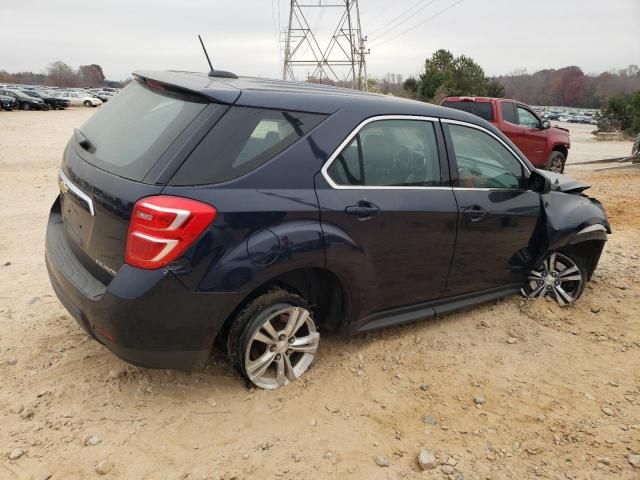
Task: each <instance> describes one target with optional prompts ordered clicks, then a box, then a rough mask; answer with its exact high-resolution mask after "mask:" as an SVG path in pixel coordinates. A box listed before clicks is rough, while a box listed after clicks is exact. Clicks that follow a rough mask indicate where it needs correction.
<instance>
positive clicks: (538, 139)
mask: <svg viewBox="0 0 640 480" xmlns="http://www.w3.org/2000/svg"><path fill="white" fill-rule="evenodd" d="M442 106H444V107H449V108H455V109H457V110H463V111H465V112H469V113H473V114H475V115H478V116H479V117H481V118H483V119H485V120H487V121H488V122H491V123H493V124H494V125H495V126H496V127H497V128H498V129H499V130H500V131H501V132H502V133H504V134H505V135H506V136H507V137H509V139H510V140H511V141H512V142H513V143H515V144H516V146H517V147H518V148H519V149H520V151H522V153H524V155H525V156H526V157H527V159H528V160H529V161H530V162H531V163H532V164H533V165H534V166H536V167H537V168H544V169H546V170H550V171H552V172H557V173H562V172H564V166H565V163H566V162H567V157H568V155H569V148H570V147H571V142H570V139H569V130H567V129H565V128H560V127H552V126H551V123H550V122H549V121H548V120H541V119H540V118H539V117H538V115H536V113H535V112H534V111H533V109H532V108H531V107H529V106H528V105H525V104H524V103H522V102H518V101H516V100H510V99H506V98H488V97H447V98H445V99H444V100H443V101H442Z"/></svg>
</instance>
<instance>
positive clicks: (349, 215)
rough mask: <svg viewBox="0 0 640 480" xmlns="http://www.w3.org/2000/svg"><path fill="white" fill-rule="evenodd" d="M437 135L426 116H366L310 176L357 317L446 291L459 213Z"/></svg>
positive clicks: (332, 257) (334, 266) (334, 264)
mask: <svg viewBox="0 0 640 480" xmlns="http://www.w3.org/2000/svg"><path fill="white" fill-rule="evenodd" d="M442 138H443V137H442V131H441V129H440V126H439V124H438V122H437V121H432V120H431V119H426V118H422V117H399V116H394V117H377V118H374V119H370V120H368V121H366V122H365V123H364V124H362V125H361V127H360V129H359V130H358V129H357V130H356V131H354V132H353V133H352V134H351V135H350V136H349V137H348V138H347V140H345V142H343V144H342V145H341V147H340V148H339V149H338V151H337V152H336V153H335V154H334V155H333V156H332V157H331V159H330V160H329V162H327V164H326V165H325V167H324V168H323V170H322V174H318V175H317V176H316V192H317V195H318V200H319V203H320V209H321V213H320V215H321V219H322V228H323V232H324V236H325V246H326V259H327V267H328V268H329V269H330V270H332V271H334V272H340V276H341V277H343V278H345V279H347V281H348V282H349V284H350V285H349V286H350V290H351V295H352V297H353V298H352V299H351V301H352V304H353V305H354V311H353V315H354V316H355V318H354V319H355V320H358V319H359V318H363V317H365V316H366V315H369V314H372V313H375V312H380V311H384V310H390V309H392V308H393V307H396V306H406V305H411V304H416V303H420V302H425V301H429V300H433V299H436V298H439V297H441V296H442V295H443V294H444V290H445V285H446V278H447V273H448V271H449V265H450V262H451V259H452V256H453V250H454V243H455V235H456V221H457V215H458V211H457V205H456V201H455V198H454V195H453V191H452V189H451V187H450V186H449V185H448V170H447V167H448V166H447V164H446V163H444V169H443V168H441V162H440V160H441V159H442V161H443V162H446V158H445V156H446V155H445V153H444V152H445V150H444V146H443V141H442ZM445 183H447V185H445Z"/></svg>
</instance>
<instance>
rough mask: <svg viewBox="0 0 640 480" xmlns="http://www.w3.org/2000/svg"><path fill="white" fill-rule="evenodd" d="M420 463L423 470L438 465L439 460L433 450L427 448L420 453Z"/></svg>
mask: <svg viewBox="0 0 640 480" xmlns="http://www.w3.org/2000/svg"><path fill="white" fill-rule="evenodd" d="M418 465H420V468H421V469H422V470H433V469H434V468H436V467H437V466H438V461H437V460H436V456H435V455H434V454H433V452H432V451H431V450H427V449H426V448H425V449H422V450H420V452H419V453H418Z"/></svg>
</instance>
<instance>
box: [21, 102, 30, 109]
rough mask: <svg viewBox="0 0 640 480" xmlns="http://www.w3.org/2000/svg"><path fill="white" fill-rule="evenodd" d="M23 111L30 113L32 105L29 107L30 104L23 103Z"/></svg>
mask: <svg viewBox="0 0 640 480" xmlns="http://www.w3.org/2000/svg"><path fill="white" fill-rule="evenodd" d="M22 109H23V110H26V111H29V110H31V105H29V104H28V103H23V104H22Z"/></svg>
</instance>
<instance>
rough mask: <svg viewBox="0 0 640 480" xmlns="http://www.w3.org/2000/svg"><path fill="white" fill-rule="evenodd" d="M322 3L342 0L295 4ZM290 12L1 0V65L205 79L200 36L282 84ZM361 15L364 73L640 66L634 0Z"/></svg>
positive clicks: (143, 0) (277, 7)
mask: <svg viewBox="0 0 640 480" xmlns="http://www.w3.org/2000/svg"><path fill="white" fill-rule="evenodd" d="M320 1H322V2H323V3H327V2H328V1H330V2H331V3H339V2H340V1H341V0H300V3H307V4H311V3H313V4H318V3H319V2H320ZM288 9H289V0H233V1H228V0H227V1H222V0H180V1H176V0H153V1H150V0H103V1H100V2H97V1H92V0H15V1H11V0H0V69H5V70H8V71H10V72H15V71H24V70H31V71H35V72H42V71H44V69H45V67H46V65H47V64H48V63H49V62H51V61H54V60H62V61H64V62H66V63H68V64H70V65H72V66H73V67H77V66H78V65H81V64H89V63H98V64H100V65H102V67H103V70H104V72H105V74H106V76H107V78H109V79H113V80H120V79H123V78H125V77H127V76H129V75H130V72H131V71H133V70H137V69H141V70H142V69H162V70H165V69H180V70H194V71H206V70H207V68H206V63H205V60H204V57H203V55H202V52H201V50H200V46H199V44H198V41H197V38H196V35H197V34H198V33H201V34H202V36H203V37H204V39H205V42H206V44H207V46H208V48H209V53H210V54H211V56H212V57H213V61H214V66H216V67H217V68H221V69H227V70H232V71H234V72H236V73H239V74H243V75H256V76H258V75H260V76H265V77H274V78H278V77H280V75H281V72H282V65H281V55H282V54H281V52H279V49H278V41H277V37H278V36H279V35H278V34H277V33H276V32H277V31H278V29H280V30H284V29H285V28H286V22H287V20H288ZM445 9H447V10H446V11H445ZM360 10H361V19H362V28H363V33H364V34H365V35H368V37H369V41H368V46H369V47H371V54H370V55H368V57H367V62H368V69H369V73H370V76H381V75H384V74H385V73H386V72H394V73H401V74H403V75H405V76H407V75H410V74H414V73H416V72H418V71H419V70H420V69H421V67H422V65H423V62H424V59H425V58H426V57H428V56H430V55H431V54H432V53H433V52H434V51H435V50H436V49H438V48H446V49H449V50H451V51H452V52H453V53H454V54H462V53H464V54H465V55H468V56H471V57H473V58H474V59H475V60H476V61H477V62H479V63H480V64H481V65H482V66H483V67H484V69H485V72H486V73H487V74H489V75H498V74H504V73H508V72H512V71H513V70H515V69H520V68H526V69H527V70H528V71H530V72H533V71H536V70H539V69H542V68H559V67H564V66H567V65H578V66H580V67H582V69H583V70H584V71H585V72H586V73H599V72H602V71H605V70H609V69H612V68H624V67H627V66H628V65H629V64H632V63H635V64H640V24H639V20H640V0H599V1H595V0H535V1H534V0H483V1H481V0H433V1H432V0H360ZM320 11H321V9H314V11H313V12H310V13H309V16H308V21H309V24H311V25H312V26H315V25H316V24H317V25H318V30H319V32H320V36H319V38H318V41H319V43H320V44H321V45H325V44H326V43H327V42H328V38H326V37H327V36H330V34H329V33H328V32H329V30H330V29H331V28H333V27H334V26H335V24H337V17H335V13H334V14H333V15H332V12H333V9H329V8H327V9H324V13H323V15H322V17H320V19H319V20H318V16H319V12H320ZM278 12H279V22H278ZM434 16H435V18H432V19H431V20H429V19H430V18H431V17H434ZM278 24H279V27H278ZM405 32H406V33H405ZM396 36H397V38H394V37H396ZM298 72H299V77H300V78H304V77H305V76H306V75H305V72H306V70H305V69H302V70H298Z"/></svg>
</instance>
